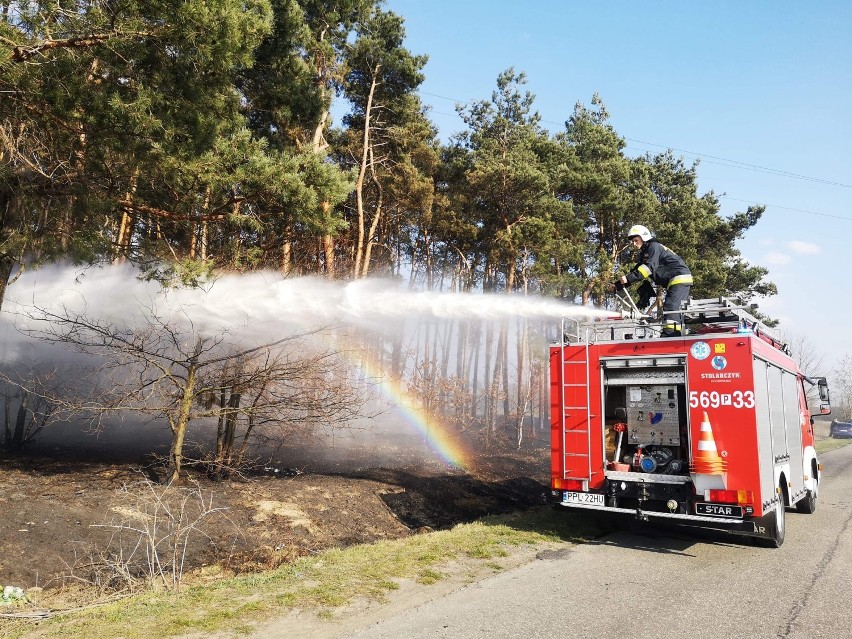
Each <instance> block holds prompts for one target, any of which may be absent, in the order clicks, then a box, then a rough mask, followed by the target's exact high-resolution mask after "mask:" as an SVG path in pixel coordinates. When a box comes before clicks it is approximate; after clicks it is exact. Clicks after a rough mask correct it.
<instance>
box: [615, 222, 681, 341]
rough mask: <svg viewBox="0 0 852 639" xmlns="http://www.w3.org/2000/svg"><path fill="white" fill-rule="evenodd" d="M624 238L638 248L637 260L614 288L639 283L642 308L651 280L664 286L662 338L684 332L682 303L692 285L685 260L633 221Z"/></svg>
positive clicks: (647, 300) (650, 290) (651, 291)
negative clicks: (633, 223)
mask: <svg viewBox="0 0 852 639" xmlns="http://www.w3.org/2000/svg"><path fill="white" fill-rule="evenodd" d="M627 239H629V240H630V241H632V242H633V246H635V247H636V248H638V249H639V261H638V262H637V264H636V267H635V268H634V269H633V270H632V271H630V272H629V273H628V274H627V275H622V276H621V279H620V280H619V282H618V283H617V284H616V287H617V288H620V287H623V286H628V285H630V284H633V283H634V282H639V281H641V282H642V285H641V286H640V287H639V293H640V297H639V306H640V308H644V307H645V306H647V305H648V303H649V302H650V298H651V296H652V294H653V288H652V287H651V284H650V283H649V281H648V280H649V279H652V280H653V281H654V283H656V284H657V285H658V286H663V287H665V289H666V299H665V301H664V302H663V331H662V333H661V335H662V336H663V337H676V336H678V335H681V334H682V333H683V313H681V312H679V311H681V310H682V309H683V302H685V301H686V300H687V299H688V298H689V290H690V288H692V273H690V271H689V267H688V266H687V265H686V263H685V262H684V261H683V260H682V259H681V258H680V256H678V255H677V253H675V252H674V251H672V250H671V249H670V248H667V247H666V246H663V245H662V244H660V243H659V242H658V241H657V238H655V237H654V236H653V234H652V233H651V231H649V230H648V229H647V227H644V226H642V225H641V224H635V225H633V226H632V227H630V231H628V233H627ZM643 302H644V304H643Z"/></svg>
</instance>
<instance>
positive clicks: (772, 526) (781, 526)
mask: <svg viewBox="0 0 852 639" xmlns="http://www.w3.org/2000/svg"><path fill="white" fill-rule="evenodd" d="M786 501H787V500H786V499H785V497H784V489H783V488H782V489H780V490H779V492H778V503H777V504H776V505H775V512H774V513H770V514H769V516H768V517H767V518H766V522H767V524H769V537H760V538H758V539H757V543H758V545H759V546H763V547H764V548H780V547H781V544H783V543H784V534H785V532H786V530H787V517H786V510H785V508H784V504H785V502H786Z"/></svg>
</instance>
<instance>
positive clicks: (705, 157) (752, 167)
mask: <svg viewBox="0 0 852 639" xmlns="http://www.w3.org/2000/svg"><path fill="white" fill-rule="evenodd" d="M418 93H420V94H422V95H429V96H432V97H434V98H440V99H442V100H449V101H450V102H455V103H456V104H461V105H467V104H468V102H465V101H464V100H456V99H454V98H450V97H447V96H445V95H438V94H437V93H429V92H427V91H418ZM434 113H437V114H440V115H447V116H452V115H455V116H456V117H458V113H455V114H451V113H444V112H442V111H434ZM541 121H542V122H543V123H545V124H553V125H556V126H563V125H564V122H553V121H552V120H541ZM624 139H625V140H627V141H628V142H634V143H636V144H644V145H646V146H653V147H657V148H661V149H671V150H672V151H677V152H678V153H686V154H688V155H693V156H695V157H696V158H699V159H701V160H702V161H704V162H705V164H715V165H717V166H727V167H730V168H734V169H745V170H748V171H755V172H757V173H767V174H769V175H777V176H779V177H788V178H792V179H795V180H804V181H806V182H816V183H818V184H825V185H828V186H839V187H841V188H844V189H852V184H846V183H845V182H837V181H834V180H827V179H825V178H818V177H812V176H809V175H802V174H800V173H793V172H792V171H784V170H781V169H773V168H772V167H768V166H761V165H759V164H749V163H748V162H741V161H740V160H731V159H729V158H723V157H719V156H716V155H709V154H707V153H699V152H697V151H688V150H686V149H678V148H675V147H671V146H668V145H665V144H657V143H656V142H646V141H644V140H637V139H635V138H628V137H625V138H624ZM633 150H635V151H647V149H635V148H634V149H633ZM712 160H716V162H713V161H712Z"/></svg>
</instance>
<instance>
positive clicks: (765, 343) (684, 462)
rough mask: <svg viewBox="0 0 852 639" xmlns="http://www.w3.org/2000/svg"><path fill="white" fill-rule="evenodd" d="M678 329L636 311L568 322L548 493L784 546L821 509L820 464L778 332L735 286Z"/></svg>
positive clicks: (823, 390)
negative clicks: (790, 525) (800, 522)
mask: <svg viewBox="0 0 852 639" xmlns="http://www.w3.org/2000/svg"><path fill="white" fill-rule="evenodd" d="M684 319H685V324H686V326H687V328H688V331H686V336H683V337H674V338H672V337H666V338H662V337H660V324H659V323H655V322H654V321H652V320H649V319H648V318H647V317H646V316H644V315H642V314H640V313H638V312H635V308H634V309H633V310H631V311H630V312H622V313H621V314H620V315H619V316H618V317H613V318H611V319H604V320H597V321H590V322H581V321H576V322H573V321H570V322H569V321H568V320H565V321H564V322H563V330H562V338H561V340H560V341H559V342H558V343H555V344H551V347H550V379H551V381H550V384H551V470H552V473H551V475H552V493H553V496H554V498H555V499H556V501H557V503H558V504H559V505H561V506H564V507H565V508H568V509H573V510H582V511H599V512H603V513H612V514H618V515H624V516H629V517H635V518H637V519H639V520H642V521H666V522H670V523H675V524H679V525H686V526H699V527H705V528H711V529H717V530H728V531H731V532H734V533H737V534H741V535H747V536H750V537H754V538H757V539H758V540H760V543H762V544H764V545H768V546H770V547H778V546H780V545H781V544H782V543H783V541H784V531H785V509H787V508H796V509H797V510H799V511H800V512H804V513H812V512H814V509H815V508H816V500H817V494H818V489H819V477H820V470H821V465H820V463H819V461H818V459H817V454H816V451H815V449H814V434H813V420H812V418H811V414H810V412H809V409H808V403H807V390H808V388H809V387H810V386H816V388H817V389H818V391H819V398H820V399H819V402H820V408H819V412H820V413H822V414H828V413H829V412H830V410H831V409H830V405H829V397H828V386H827V384H826V381H825V378H809V377H808V376H806V375H805V374H804V373H802V371H800V370H799V367H798V366H797V364H796V362H795V361H794V360H793V359H792V358H791V357H790V355H789V353H788V351H787V348H786V346H785V345H784V344H782V343H781V341H780V339H779V336H778V335H777V334H776V333H774V331H772V330H771V329H770V328H768V327H767V326H765V325H764V324H763V323H762V322H760V321H759V320H757V319H756V318H755V317H754V316H752V315H751V314H750V313H748V311H747V310H746V309H744V308H743V307H738V306H736V305H735V303H733V302H732V301H731V300H729V299H727V298H716V299H709V300H691V301H690V302H689V304H688V306H687V307H686V308H685V310H684Z"/></svg>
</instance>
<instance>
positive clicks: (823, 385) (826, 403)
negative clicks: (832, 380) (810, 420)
mask: <svg viewBox="0 0 852 639" xmlns="http://www.w3.org/2000/svg"><path fill="white" fill-rule="evenodd" d="M817 389H818V390H819V413H820V415H830V414H831V398H830V397H829V394H828V382H827V381H826V380H825V377H818V378H817Z"/></svg>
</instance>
